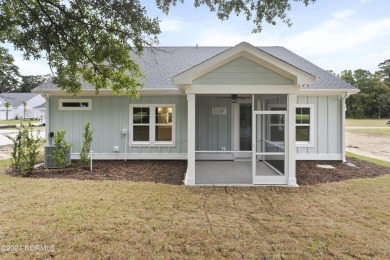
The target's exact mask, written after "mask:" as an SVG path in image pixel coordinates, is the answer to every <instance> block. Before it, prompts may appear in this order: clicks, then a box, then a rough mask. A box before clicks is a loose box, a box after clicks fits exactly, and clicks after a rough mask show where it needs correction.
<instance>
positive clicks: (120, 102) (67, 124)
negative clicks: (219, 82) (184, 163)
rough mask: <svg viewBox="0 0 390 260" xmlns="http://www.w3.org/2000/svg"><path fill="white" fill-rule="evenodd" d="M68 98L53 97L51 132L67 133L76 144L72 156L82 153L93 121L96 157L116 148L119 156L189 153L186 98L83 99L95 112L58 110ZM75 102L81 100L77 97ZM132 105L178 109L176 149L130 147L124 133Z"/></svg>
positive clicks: (93, 143) (50, 121)
mask: <svg viewBox="0 0 390 260" xmlns="http://www.w3.org/2000/svg"><path fill="white" fill-rule="evenodd" d="M62 98H67V99H68V98H69V97H50V118H49V132H56V131H57V130H58V129H66V131H67V134H66V138H67V139H68V141H69V142H71V143H72V144H73V146H72V153H79V151H80V150H79V148H80V146H81V142H82V133H83V125H84V123H85V122H86V121H87V120H91V127H92V128H94V129H95V132H94V134H93V138H94V141H93V142H92V150H93V151H94V153H97V154H99V153H102V154H109V153H114V150H113V148H114V146H119V153H123V152H124V151H125V145H127V147H126V150H127V153H150V154H151V153H154V154H158V153H169V154H180V153H187V99H186V96H150V97H141V98H140V99H136V100H130V99H128V98H127V97H119V96H97V97H96V96H94V97H82V98H85V99H92V110H90V111H88V110H84V111H80V110H73V111H72V110H58V103H59V99H62ZM75 99H80V97H77V98H75ZM130 104H174V105H175V108H176V122H175V130H176V131H175V135H176V136H175V145H174V146H170V147H166V146H165V147H164V146H161V147H159V146H142V147H139V146H129V141H128V140H127V141H126V140H125V136H124V135H122V129H129V127H130V126H129V113H130Z"/></svg>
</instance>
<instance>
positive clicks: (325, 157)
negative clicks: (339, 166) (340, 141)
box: [296, 153, 343, 161]
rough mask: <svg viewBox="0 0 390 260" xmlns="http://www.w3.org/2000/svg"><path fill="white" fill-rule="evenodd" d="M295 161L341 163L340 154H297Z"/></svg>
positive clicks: (341, 157)
mask: <svg viewBox="0 0 390 260" xmlns="http://www.w3.org/2000/svg"><path fill="white" fill-rule="evenodd" d="M296 159H297V160H302V161H305V160H307V161H341V160H342V159H343V156H342V155H341V154H299V153H297V155H296Z"/></svg>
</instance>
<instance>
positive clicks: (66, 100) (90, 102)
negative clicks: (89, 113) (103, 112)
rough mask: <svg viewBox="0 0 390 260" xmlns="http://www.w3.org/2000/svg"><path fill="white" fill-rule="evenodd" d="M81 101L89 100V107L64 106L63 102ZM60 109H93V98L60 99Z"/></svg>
mask: <svg viewBox="0 0 390 260" xmlns="http://www.w3.org/2000/svg"><path fill="white" fill-rule="evenodd" d="M72 102H74V103H81V102H87V103H88V106H87V107H64V106H63V103H72ZM58 110H92V99H62V98H61V99H59V100H58Z"/></svg>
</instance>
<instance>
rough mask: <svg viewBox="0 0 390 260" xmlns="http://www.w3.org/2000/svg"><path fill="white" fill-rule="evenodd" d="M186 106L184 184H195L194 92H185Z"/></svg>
mask: <svg viewBox="0 0 390 260" xmlns="http://www.w3.org/2000/svg"><path fill="white" fill-rule="evenodd" d="M187 106H188V110H187V111H188V112H187V113H188V114H187V124H188V127H187V142H188V145H187V153H188V160H187V173H186V177H185V181H184V183H185V184H186V185H195V176H196V174H195V138H196V130H195V116H196V112H195V111H196V102H195V94H187Z"/></svg>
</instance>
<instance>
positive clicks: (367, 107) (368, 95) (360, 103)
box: [340, 63, 390, 118]
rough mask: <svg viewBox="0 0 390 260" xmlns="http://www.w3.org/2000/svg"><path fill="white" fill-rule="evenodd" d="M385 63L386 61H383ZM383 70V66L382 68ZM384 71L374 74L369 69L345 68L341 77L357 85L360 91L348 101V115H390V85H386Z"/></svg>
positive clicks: (358, 116) (360, 116)
mask: <svg viewBox="0 0 390 260" xmlns="http://www.w3.org/2000/svg"><path fill="white" fill-rule="evenodd" d="M381 64H384V63H381ZM382 71H383V68H382ZM382 71H379V72H376V73H374V74H372V73H371V72H370V71H368V70H363V69H358V70H355V71H353V72H352V71H351V70H344V71H342V72H341V75H340V78H342V79H343V80H345V81H346V82H348V83H350V84H352V85H354V86H355V87H357V88H358V89H359V90H360V92H359V93H357V94H356V95H352V96H351V97H349V98H348V99H347V101H346V104H347V117H350V118H351V117H352V118H386V117H390V109H389V108H390V86H389V85H386V81H385V80H384V77H385V76H384V73H383V72H382Z"/></svg>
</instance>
